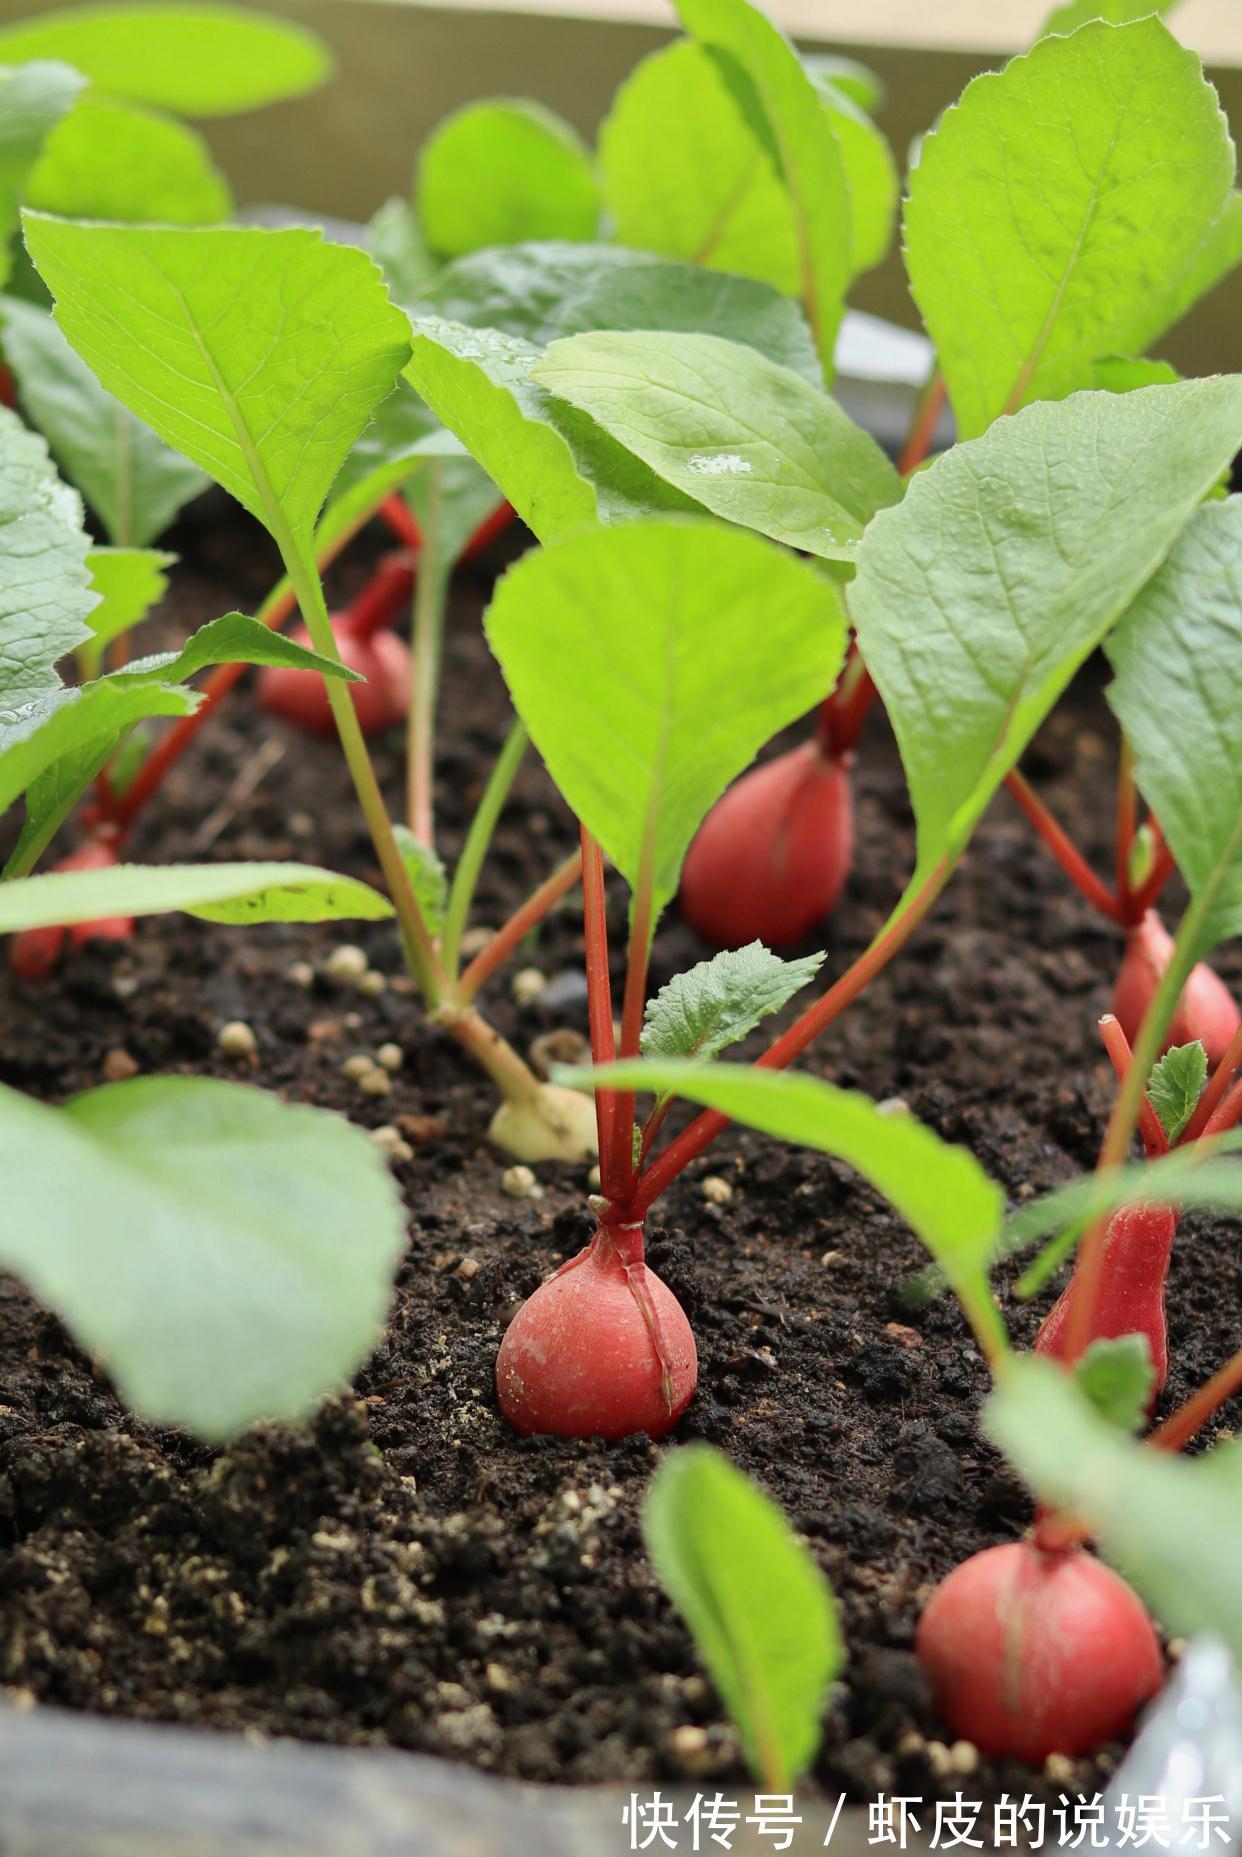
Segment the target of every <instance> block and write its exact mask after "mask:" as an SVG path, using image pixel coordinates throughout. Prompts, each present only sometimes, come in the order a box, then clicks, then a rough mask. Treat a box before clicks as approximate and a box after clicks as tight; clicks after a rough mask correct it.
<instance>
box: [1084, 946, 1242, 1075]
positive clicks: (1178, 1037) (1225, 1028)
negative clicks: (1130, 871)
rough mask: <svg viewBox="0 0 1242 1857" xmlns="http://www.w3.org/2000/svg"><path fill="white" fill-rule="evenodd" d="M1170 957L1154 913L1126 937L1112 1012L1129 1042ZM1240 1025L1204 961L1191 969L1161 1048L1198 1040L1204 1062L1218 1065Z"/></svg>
mask: <svg viewBox="0 0 1242 1857" xmlns="http://www.w3.org/2000/svg"><path fill="white" fill-rule="evenodd" d="M1172 953H1173V938H1172V936H1171V935H1170V934H1169V932H1168V930H1167V929H1166V928H1165V926H1164V924H1163V922H1162V921H1161V920H1160V917H1159V916H1158V915H1157V914H1156V912H1155V910H1154V909H1149V910H1148V911H1147V913H1146V915H1145V916H1144V917H1143V919H1142V921H1141V922H1136V923H1135V924H1134V926H1133V927H1132V928H1131V929H1130V930H1129V931H1128V932H1127V934H1126V951H1125V956H1124V958H1123V960H1122V963H1121V970H1120V972H1119V973H1118V975H1117V984H1116V986H1115V987H1114V988H1113V999H1112V1011H1113V1015H1114V1017H1115V1018H1116V1019H1117V1020H1118V1021H1119V1022H1120V1025H1121V1029H1122V1031H1123V1032H1124V1033H1125V1035H1126V1037H1127V1038H1128V1039H1129V1041H1130V1043H1131V1044H1134V1043H1135V1041H1136V1040H1137V1038H1138V1032H1139V1027H1140V1025H1141V1024H1142V1023H1143V1015H1144V1013H1145V1012H1146V1011H1147V1008H1148V1006H1149V1005H1150V1004H1151V1000H1152V995H1153V994H1154V993H1155V991H1156V988H1157V987H1158V986H1159V984H1160V979H1161V976H1162V975H1163V973H1164V971H1165V969H1166V967H1167V966H1168V964H1169V960H1170V957H1171V955H1172ZM1240 1023H1242V1014H1239V1012H1238V1008H1237V1005H1236V1003H1235V1001H1234V998H1233V995H1232V994H1231V993H1230V991H1229V989H1228V987H1227V986H1226V985H1225V983H1224V981H1223V980H1222V979H1221V978H1220V976H1219V974H1217V973H1214V972H1213V970H1212V969H1211V968H1210V967H1209V966H1208V965H1207V964H1206V962H1204V961H1200V962H1199V964H1198V966H1197V967H1196V968H1194V970H1193V971H1192V973H1191V976H1190V978H1189V980H1188V981H1187V982H1186V987H1185V991H1184V992H1183V994H1182V997H1181V999H1180V1000H1179V1001H1178V1007H1177V1011H1176V1013H1175V1014H1174V1017H1173V1022H1172V1024H1171V1025H1170V1027H1169V1035H1168V1039H1167V1041H1166V1043H1165V1050H1166V1051H1167V1050H1169V1049H1170V1048H1171V1047H1172V1046H1173V1045H1187V1044H1191V1043H1192V1042H1193V1041H1194V1040H1195V1039H1196V1038H1197V1039H1199V1040H1201V1042H1202V1044H1203V1048H1204V1050H1205V1051H1206V1052H1207V1058H1208V1063H1209V1064H1218V1063H1219V1062H1220V1060H1221V1058H1222V1057H1223V1056H1224V1055H1225V1052H1226V1050H1227V1049H1228V1047H1229V1041H1230V1039H1231V1038H1232V1037H1233V1035H1234V1033H1235V1032H1236V1031H1237V1029H1238V1026H1239V1024H1240Z"/></svg>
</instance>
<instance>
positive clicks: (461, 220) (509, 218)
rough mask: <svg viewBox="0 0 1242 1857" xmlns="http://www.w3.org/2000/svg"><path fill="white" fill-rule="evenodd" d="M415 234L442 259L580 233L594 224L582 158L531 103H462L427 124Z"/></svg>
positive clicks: (578, 147)
mask: <svg viewBox="0 0 1242 1857" xmlns="http://www.w3.org/2000/svg"><path fill="white" fill-rule="evenodd" d="M415 206H416V208H417V212H418V218H419V222H420V224H421V226H422V230H423V236H424V237H425V239H426V240H427V243H428V245H429V246H430V247H431V249H432V250H433V251H436V252H439V253H440V255H441V256H442V257H445V258H460V257H461V256H462V254H463V253H464V252H469V251H478V250H479V249H480V248H481V247H482V246H485V245H516V244H517V243H518V242H519V241H520V240H522V239H589V238H594V236H595V230H596V227H597V226H598V224H599V208H600V201H599V188H598V186H597V184H596V180H595V175H594V173H593V172H592V168H591V157H590V154H589V153H588V151H587V149H586V148H585V146H584V145H583V143H582V141H581V139H580V137H579V136H578V134H577V133H576V131H575V130H574V129H572V128H571V127H570V125H569V124H568V123H567V122H563V121H562V120H561V118H560V117H559V116H555V115H553V113H552V112H551V110H545V109H543V108H542V107H541V106H540V105H538V104H535V103H522V102H504V101H500V102H494V103H470V104H467V105H466V107H465V108H464V109H461V110H457V111H455V112H454V114H453V115H452V116H449V117H446V118H445V120H444V121H443V122H442V123H441V124H440V125H439V127H438V128H437V129H435V130H434V131H433V132H432V134H431V135H430V136H429V137H428V139H427V141H426V142H425V143H424V145H423V150H422V153H421V155H420V156H419V161H418V180H417V184H416V188H415Z"/></svg>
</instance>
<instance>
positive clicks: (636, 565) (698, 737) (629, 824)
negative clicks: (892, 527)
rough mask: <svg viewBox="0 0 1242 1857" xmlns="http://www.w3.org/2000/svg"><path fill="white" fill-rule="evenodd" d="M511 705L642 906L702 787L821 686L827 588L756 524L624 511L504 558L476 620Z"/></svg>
mask: <svg viewBox="0 0 1242 1857" xmlns="http://www.w3.org/2000/svg"><path fill="white" fill-rule="evenodd" d="M485 626H486V630H487V637H488V642H489V644H490V645H491V648H492V650H493V652H494V653H495V655H496V657H497V659H498V660H499V663H500V668H501V670H502V671H503V672H504V675H505V681H506V682H507V684H508V686H509V691H510V694H511V696H512V698H513V704H514V707H515V709H516V710H517V713H518V715H519V716H520V717H521V719H522V721H523V722H524V723H525V725H526V728H527V730H528V731H529V733H530V737H531V740H532V741H533V742H534V744H535V746H536V748H537V749H538V750H539V752H540V754H541V755H542V756H543V758H544V761H545V762H546V763H547V767H548V771H549V773H550V774H551V775H552V778H553V779H554V780H555V781H556V784H557V785H558V787H559V788H560V789H561V792H562V793H563V794H564V796H565V799H566V800H567V802H568V803H569V805H570V806H571V807H572V809H573V811H574V812H575V813H576V814H577V816H578V818H579V819H580V820H581V821H582V823H583V825H585V826H586V828H587V830H588V831H589V832H591V833H592V834H593V835H594V836H595V837H596V838H597V839H598V840H599V842H600V844H601V845H602V846H603V848H604V851H605V852H606V853H607V855H608V856H609V857H610V858H611V859H612V862H613V863H614V864H615V865H616V867H617V869H618V870H619V871H620V872H621V874H622V875H623V876H624V877H625V879H626V881H627V882H628V883H629V884H630V885H631V887H632V888H633V887H636V886H638V885H639V880H640V873H641V872H642V870H643V869H644V868H648V869H649V872H650V878H651V887H652V892H653V910H654V911H655V912H656V913H658V912H659V910H660V909H661V908H663V906H664V904H665V903H666V902H667V901H668V900H669V898H670V897H671V896H672V895H673V893H674V891H675V890H676V888H677V881H678V877H679V874H680V871H681V865H682V860H683V858H684V857H685V855H686V851H687V849H688V847H689V844H690V840H691V838H692V837H693V836H694V833H695V831H696V830H697V828H698V826H699V823H700V821H701V820H702V819H703V817H704V815H705V813H706V812H707V810H708V808H709V807H710V806H711V805H712V803H713V801H715V800H716V799H718V798H719V796H720V794H721V793H722V792H723V791H724V788H725V787H726V786H727V784H728V783H729V781H730V780H732V779H733V778H734V776H735V775H737V774H739V773H741V771H742V769H743V768H744V767H745V766H746V765H747V763H748V762H749V761H750V760H751V759H752V758H753V757H754V755H755V754H756V753H757V752H758V750H759V749H760V748H761V747H762V745H763V744H764V742H766V741H769V740H770V739H771V737H772V736H773V735H774V734H776V732H777V730H778V729H781V728H784V727H785V726H786V725H787V724H788V723H790V722H792V721H794V719H795V718H796V717H798V716H801V715H804V714H805V713H806V712H807V710H809V709H811V708H812V707H813V705H814V704H815V703H816V702H818V701H819V700H820V698H821V697H823V696H824V695H825V694H826V692H827V691H828V690H829V689H830V688H831V685H832V681H833V678H834V677H835V676H836V674H837V671H838V669H839V668H840V664H841V661H842V657H843V654H844V647H845V623H844V616H843V613H842V611H841V606H840V599H839V595H838V593H837V590H836V589H835V587H833V586H832V585H831V583H830V582H829V581H827V580H826V579H825V578H824V577H823V576H822V575H819V574H816V573H815V572H814V571H813V570H812V569H810V568H809V567H805V566H804V565H803V564H802V563H801V562H799V561H795V560H794V559H792V558H791V557H790V556H789V555H787V554H784V553H782V552H781V551H780V550H778V549H776V548H774V547H773V546H772V545H771V544H770V543H768V542H763V541H760V540H759V538H758V537H757V536H754V535H745V534H743V533H741V532H740V531H736V532H735V531H733V530H728V529H722V528H719V527H718V526H716V525H714V524H711V523H706V522H685V521H679V522H647V523H631V524H626V525H624V526H622V527H620V528H617V529H612V530H594V531H591V532H588V533H586V534H583V535H579V536H574V537H572V538H571V539H570V540H568V541H564V542H559V543H557V544H556V545H555V546H553V547H548V548H543V549H540V550H539V551H538V552H537V553H535V554H529V555H527V556H525V557H524V558H523V559H522V560H521V561H519V562H518V563H517V565H516V566H514V567H512V568H510V569H509V572H508V573H507V574H506V575H505V576H504V578H503V580H501V582H500V583H499V585H498V587H497V589H496V594H495V597H494V598H493V600H492V604H491V607H490V608H489V610H488V613H487V617H486V620H485Z"/></svg>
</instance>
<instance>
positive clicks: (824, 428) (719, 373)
mask: <svg viewBox="0 0 1242 1857" xmlns="http://www.w3.org/2000/svg"><path fill="white" fill-rule="evenodd" d="M532 378H533V379H534V380H536V381H537V382H538V383H539V384H540V385H541V386H543V387H546V388H547V389H548V391H549V392H550V393H553V394H555V395H557V396H558V397H559V398H561V399H564V400H568V401H569V402H570V404H571V405H573V406H576V407H577V408H578V409H579V411H581V412H583V413H586V414H588V415H589V416H590V418H592V419H593V420H595V422H596V424H597V425H600V426H602V427H603V429H604V431H605V432H607V433H609V434H610V435H611V436H612V437H613V438H614V439H616V440H617V442H618V443H619V444H621V445H623V446H624V447H625V449H626V450H627V451H630V452H633V453H634V455H635V456H636V457H639V458H641V459H642V460H643V462H644V463H645V464H648V465H650V467H651V469H652V470H653V471H655V472H657V473H658V474H659V476H660V477H662V478H663V479H664V481H665V482H666V483H669V484H672V485H673V487H674V488H675V489H677V490H681V491H683V492H684V493H685V494H686V495H687V496H690V497H693V498H694V499H696V500H697V501H698V502H700V503H702V505H703V506H704V508H706V509H709V510H711V512H712V514H713V515H716V516H722V517H724V518H725V520H726V521H729V522H737V523H740V524H741V525H742V526H743V527H745V528H751V529H758V530H759V531H760V532H761V533H762V534H764V535H769V536H771V537H772V538H773V540H775V541H780V542H787V543H788V544H789V545H790V546H791V547H794V548H801V549H804V550H805V551H806V552H807V553H809V554H815V555H820V556H823V557H825V558H827V559H829V560H851V559H852V558H853V555H854V552H855V547H856V544H857V542H858V540H859V538H860V537H861V535H862V532H863V529H864V528H865V527H866V524H867V523H868V521H869V520H870V518H871V517H872V516H873V515H874V514H875V512H876V510H877V509H881V508H884V507H886V506H887V505H888V504H891V503H896V502H898V501H899V500H900V498H901V494H902V483H901V479H900V478H899V477H898V475H897V473H896V471H895V470H894V469H893V467H892V465H891V464H890V463H889V461H888V459H887V458H886V457H885V455H884V453H883V452H882V451H881V450H880V447H879V446H878V445H877V444H876V442H875V440H874V439H873V438H871V437H870V436H869V435H868V434H867V433H866V432H864V431H863V430H862V429H861V427H859V426H856V425H855V424H854V422H853V420H852V419H850V418H849V416H848V415H847V414H846V413H844V412H843V411H842V410H841V408H840V407H839V406H838V405H837V403H836V401H835V400H833V399H831V398H830V397H829V395H828V394H826V393H824V392H823V391H822V390H821V389H820V388H817V387H812V386H811V385H809V383H808V382H807V381H805V380H804V379H803V378H802V376H801V375H800V374H794V373H791V371H790V370H789V369H788V368H781V367H777V366H776V365H775V363H774V362H771V361H768V360H766V359H765V358H764V357H763V356H762V355H759V354H756V352H755V351H754V350H753V349H751V348H744V347H742V346H741V345H740V344H739V343H736V342H725V341H721V340H720V339H719V337H717V336H714V335H656V334H645V333H642V332H635V333H627V334H619V335H611V334H598V335H575V336H572V337H571V338H570V339H569V340H568V341H564V342H553V344H552V346H551V347H550V348H549V350H548V352H547V354H546V355H545V357H544V359H543V360H542V361H540V362H539V363H538V365H537V366H536V367H535V368H534V369H533V370H532Z"/></svg>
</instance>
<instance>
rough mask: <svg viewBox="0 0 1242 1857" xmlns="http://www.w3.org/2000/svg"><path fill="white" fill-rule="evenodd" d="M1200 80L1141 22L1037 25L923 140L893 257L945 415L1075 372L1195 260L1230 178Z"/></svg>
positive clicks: (981, 420)
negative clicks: (1067, 27)
mask: <svg viewBox="0 0 1242 1857" xmlns="http://www.w3.org/2000/svg"><path fill="white" fill-rule="evenodd" d="M1233 176H1234V155H1233V145H1232V143H1231V142H1230V140H1229V131H1228V128H1227V125H1226V123H1225V119H1224V117H1223V116H1222V114H1221V111H1220V105H1219V103H1218V101H1217V97H1216V92H1215V91H1214V90H1213V88H1212V86H1211V85H1210V84H1209V83H1208V82H1207V80H1206V79H1205V77H1204V75H1203V70H1202V67H1201V65H1200V63H1199V60H1198V58H1197V57H1196V56H1195V54H1194V53H1193V52H1189V51H1186V50H1185V49H1184V48H1183V47H1182V46H1180V45H1179V44H1178V42H1177V40H1176V39H1175V38H1174V37H1173V36H1172V34H1171V33H1170V32H1169V31H1168V30H1167V28H1166V27H1164V26H1162V25H1161V23H1160V21H1159V20H1158V19H1154V18H1152V19H1143V20H1139V21H1137V22H1136V23H1134V24H1132V25H1127V26H1109V25H1090V26H1084V27H1083V28H1082V29H1081V31H1079V32H1076V33H1075V34H1074V35H1073V37H1072V38H1068V39H1063V38H1050V39H1042V40H1041V41H1040V43H1039V44H1038V45H1036V46H1035V48H1034V50H1033V51H1031V52H1028V53H1027V54H1025V56H1023V57H1021V58H1015V59H1014V60H1013V61H1012V62H1011V63H1010V64H1009V65H1007V66H1006V68H1005V70H1004V71H1003V72H1000V73H999V74H998V73H991V72H990V73H987V74H986V75H984V76H982V77H977V78H975V79H974V81H973V82H972V83H970V84H968V85H967V87H966V89H965V91H964V92H963V93H962V97H961V100H960V101H959V102H958V103H957V104H956V105H955V106H954V107H953V108H952V109H951V110H948V111H946V113H945V115H944V116H943V117H942V118H941V121H940V124H939V126H938V128H936V129H935V130H934V131H933V132H932V133H931V134H930V135H928V136H927V137H926V138H925V139H924V142H923V145H922V152H921V155H920V157H919V162H918V166H917V167H916V168H915V169H914V172H913V174H912V176H911V180H910V197H909V200H908V202H907V205H906V214H905V248H906V264H907V269H908V271H909V274H910V284H911V288H912V290H913V292H914V296H915V299H916V301H917V303H918V305H919V308H920V310H921V311H922V314H923V321H924V323H925V325H926V327H927V331H928V334H929V335H930V336H931V338H932V340H933V342H934V343H935V345H936V349H937V353H938V356H939V360H940V365H941V368H942V370H943V373H944V377H945V380H946V382H947V383H948V388H949V395H950V398H951V399H952V402H953V409H954V412H955V414H956V416H957V424H958V430H959V432H960V433H961V435H962V436H963V437H964V438H972V437H974V436H975V435H976V434H977V433H979V432H981V431H983V430H984V428H985V427H986V426H987V425H988V424H989V423H990V422H991V421H992V420H993V419H995V418H996V416H997V414H998V413H1001V412H1003V411H1005V410H1006V409H1009V408H1012V407H1014V406H1019V405H1022V404H1023V403H1024V402H1026V401H1028V400H1033V399H1052V398H1059V397H1061V396H1062V395H1064V394H1066V393H1070V392H1072V391H1073V390H1074V389H1075V388H1078V387H1083V386H1086V385H1088V384H1089V382H1090V378H1091V376H1090V369H1091V364H1092V362H1093V361H1095V359H1096V358H1097V357H1098V356H1100V355H1107V354H1118V353H1120V354H1125V353H1127V352H1129V351H1130V350H1131V349H1133V348H1135V347H1139V346H1142V345H1143V344H1140V343H1135V342H1134V341H1133V340H1132V339H1131V338H1132V329H1133V325H1134V323H1135V321H1136V319H1138V318H1139V317H1141V315H1142V314H1143V312H1144V311H1145V310H1146V309H1147V307H1148V306H1149V304H1150V302H1151V300H1152V299H1153V298H1155V297H1157V296H1159V295H1161V294H1163V293H1164V292H1165V290H1166V288H1167V286H1168V283H1169V280H1170V279H1171V278H1175V277H1177V276H1179V275H1180V273H1181V272H1183V271H1184V270H1185V269H1186V268H1187V267H1188V266H1189V265H1190V264H1191V263H1192V261H1193V260H1194V258H1195V256H1196V254H1197V253H1198V251H1199V248H1200V246H1201V244H1202V242H1203V240H1204V238H1205V235H1206V234H1207V232H1208V230H1209V229H1210V228H1211V227H1212V226H1213V224H1214V223H1215V221H1216V220H1217V219H1218V217H1219V215H1220V213H1221V211H1222V209H1223V208H1224V205H1225V202H1226V200H1227V198H1228V195H1229V190H1230V188H1231V186H1232V184H1233Z"/></svg>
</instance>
